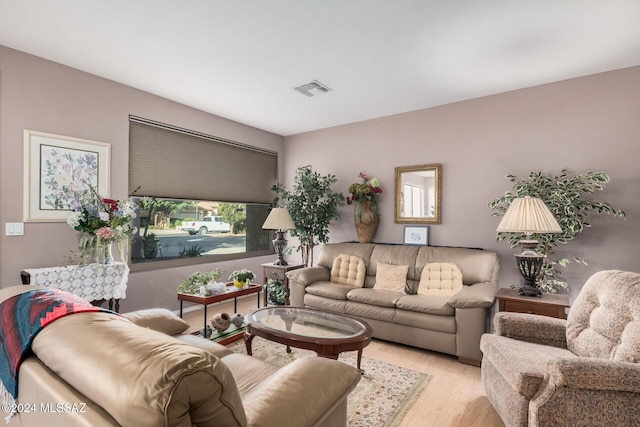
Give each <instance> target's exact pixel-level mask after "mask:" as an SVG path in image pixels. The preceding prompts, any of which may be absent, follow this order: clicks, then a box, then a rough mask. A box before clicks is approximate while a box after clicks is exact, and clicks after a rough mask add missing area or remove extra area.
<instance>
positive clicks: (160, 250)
mask: <svg viewBox="0 0 640 427" xmlns="http://www.w3.org/2000/svg"><path fill="white" fill-rule="evenodd" d="M133 200H134V201H135V202H136V203H137V204H138V206H139V215H138V217H137V218H136V222H137V224H136V226H137V227H138V229H139V232H138V233H137V234H136V235H134V237H133V240H132V245H131V264H133V265H136V266H138V267H142V268H139V269H144V265H146V266H147V267H148V266H149V263H154V266H158V265H157V264H156V263H158V262H161V263H162V264H160V265H161V266H164V267H169V266H179V265H185V264H193V263H204V262H212V261H215V260H226V259H236V258H244V257H249V256H258V255H266V254H271V253H273V251H272V250H271V247H270V242H271V238H272V237H271V233H270V232H269V231H268V230H263V229H262V224H263V223H264V221H265V219H266V218H267V215H268V214H269V206H268V205H259V204H242V203H224V202H211V201H193V200H176V199H159V198H147V197H145V198H140V197H134V198H133ZM211 257H215V258H213V259H212V258H211ZM141 264H144V265H142V266H140V265H141Z"/></svg>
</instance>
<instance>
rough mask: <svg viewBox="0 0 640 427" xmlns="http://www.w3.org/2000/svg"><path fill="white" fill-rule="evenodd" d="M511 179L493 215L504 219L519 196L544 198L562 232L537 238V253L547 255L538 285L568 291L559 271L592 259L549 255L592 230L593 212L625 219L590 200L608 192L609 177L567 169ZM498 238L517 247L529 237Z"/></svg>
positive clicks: (502, 235) (604, 204)
mask: <svg viewBox="0 0 640 427" xmlns="http://www.w3.org/2000/svg"><path fill="white" fill-rule="evenodd" d="M507 179H508V180H509V181H511V182H512V184H513V190H512V191H507V192H506V193H504V194H503V195H502V196H499V197H497V198H495V199H494V200H492V201H491V202H489V208H491V210H492V211H493V213H492V214H491V215H492V216H503V215H504V214H505V212H506V211H507V208H508V207H509V205H510V204H511V202H512V201H513V199H515V198H518V197H524V196H531V197H538V198H540V199H542V201H543V202H544V203H545V204H546V205H547V207H548V208H549V210H550V211H551V213H552V214H553V216H554V217H555V219H556V220H557V221H558V224H560V227H561V228H562V232H561V233H545V234H536V235H535V238H536V240H537V241H538V242H539V244H538V248H537V249H536V250H537V252H538V253H540V254H543V255H545V256H546V259H545V261H544V264H543V265H542V269H541V271H540V276H539V277H538V280H537V283H536V285H537V287H538V288H539V289H540V290H541V291H543V292H551V293H554V292H556V288H562V289H566V288H567V282H566V281H564V280H563V279H562V278H561V272H560V271H559V270H558V269H557V268H558V267H566V266H567V265H568V264H570V263H571V262H572V261H573V262H577V263H580V264H583V265H587V264H588V263H589V260H587V259H586V258H583V257H571V258H561V259H551V258H550V257H549V256H550V255H552V254H553V248H554V247H556V246H558V245H564V244H566V243H569V242H570V241H571V240H573V239H574V238H575V237H576V236H577V235H578V234H579V233H581V232H582V231H583V230H584V229H585V228H589V227H591V221H590V219H589V216H590V214H592V213H597V214H608V215H613V216H616V217H621V218H624V217H625V213H624V211H622V210H620V209H617V208H614V207H613V206H612V205H611V204H610V203H608V202H601V201H598V200H593V199H590V198H588V196H589V195H590V194H593V193H594V192H596V191H602V190H604V185H605V184H606V183H608V182H609V176H607V174H605V173H604V172H586V173H583V174H579V175H575V176H569V172H568V171H567V170H566V169H563V170H561V171H560V173H559V174H558V175H548V174H543V173H542V172H531V173H530V174H529V176H528V177H527V178H518V177H517V176H515V175H507ZM496 238H497V240H499V241H501V240H505V239H507V238H508V240H509V243H510V245H511V247H516V246H517V245H518V242H519V241H520V240H523V239H525V238H526V235H525V234H518V233H498V235H497V236H496Z"/></svg>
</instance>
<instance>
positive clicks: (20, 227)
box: [5, 222, 24, 236]
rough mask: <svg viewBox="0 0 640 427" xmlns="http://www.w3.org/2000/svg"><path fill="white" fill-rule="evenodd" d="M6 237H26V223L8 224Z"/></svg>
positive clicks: (6, 225)
mask: <svg viewBox="0 0 640 427" xmlns="http://www.w3.org/2000/svg"><path fill="white" fill-rule="evenodd" d="M5 236H24V222H7V223H6V224H5Z"/></svg>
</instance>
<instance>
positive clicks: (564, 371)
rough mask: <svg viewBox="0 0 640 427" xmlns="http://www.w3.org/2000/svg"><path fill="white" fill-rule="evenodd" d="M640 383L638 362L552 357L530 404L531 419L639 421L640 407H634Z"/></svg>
mask: <svg viewBox="0 0 640 427" xmlns="http://www.w3.org/2000/svg"><path fill="white" fill-rule="evenodd" d="M638 384H640V365H638V364H637V363H625V362H618V361H613V360H608V359H596V358H587V357H578V358H563V359H557V360H553V361H550V362H549V363H548V364H547V373H546V375H545V378H544V382H543V383H542V386H541V387H540V390H539V391H538V393H537V394H536V396H535V397H534V398H533V399H532V400H531V402H530V404H529V422H530V423H531V425H585V424H589V425H636V424H637V422H638V418H637V411H636V410H635V409H633V408H638V406H639V405H640V391H639V388H638ZM567 402H569V403H570V404H569V405H567ZM568 408H570V409H568ZM587 420H588V422H587Z"/></svg>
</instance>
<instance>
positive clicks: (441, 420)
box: [184, 295, 504, 427]
mask: <svg viewBox="0 0 640 427" xmlns="http://www.w3.org/2000/svg"><path fill="white" fill-rule="evenodd" d="M187 307H189V306H188V305H187V303H185V309H186V308H187ZM255 308H256V297H255V296H253V295H250V296H248V297H244V298H238V312H240V313H243V314H246V313H247V312H249V311H251V310H254V309H255ZM222 312H225V313H229V314H232V313H233V301H225V302H222V303H219V304H214V305H210V306H209V308H208V309H207V315H208V317H209V318H211V317H213V316H214V315H215V314H216V313H222ZM184 319H185V320H186V321H187V322H188V323H189V324H190V325H191V328H190V329H189V332H193V331H197V330H198V329H200V328H202V326H203V322H204V319H203V311H202V309H197V310H194V311H190V312H188V313H185V314H184ZM363 356H364V357H368V358H371V359H377V360H382V361H385V362H387V363H392V364H394V365H398V366H403V367H405V368H407V369H412V370H415V371H419V372H424V373H427V374H429V375H430V376H431V379H430V381H429V383H428V384H427V386H426V387H425V388H424V390H423V391H422V393H421V394H420V396H419V398H418V399H417V401H416V402H415V403H414V404H413V406H412V407H411V409H410V410H409V412H408V413H407V415H406V416H405V417H404V419H403V420H402V423H401V424H400V425H399V427H432V426H433V427H465V426H477V427H494V426H495V427H504V424H503V423H502V421H501V420H500V417H499V416H498V414H497V413H496V411H495V410H494V409H493V407H492V406H491V403H489V400H488V399H487V397H486V395H485V393H484V388H483V386H482V379H481V376H480V368H477V367H474V366H470V365H465V364H463V363H460V362H458V360H457V359H456V358H455V357H453V356H449V355H445V354H441V353H436V352H432V351H427V350H421V349H417V348H414V347H409V346H404V345H399V344H394V343H391V342H387V341H381V340H373V341H372V342H371V344H370V345H369V346H367V347H366V348H365V349H364V352H363Z"/></svg>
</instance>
